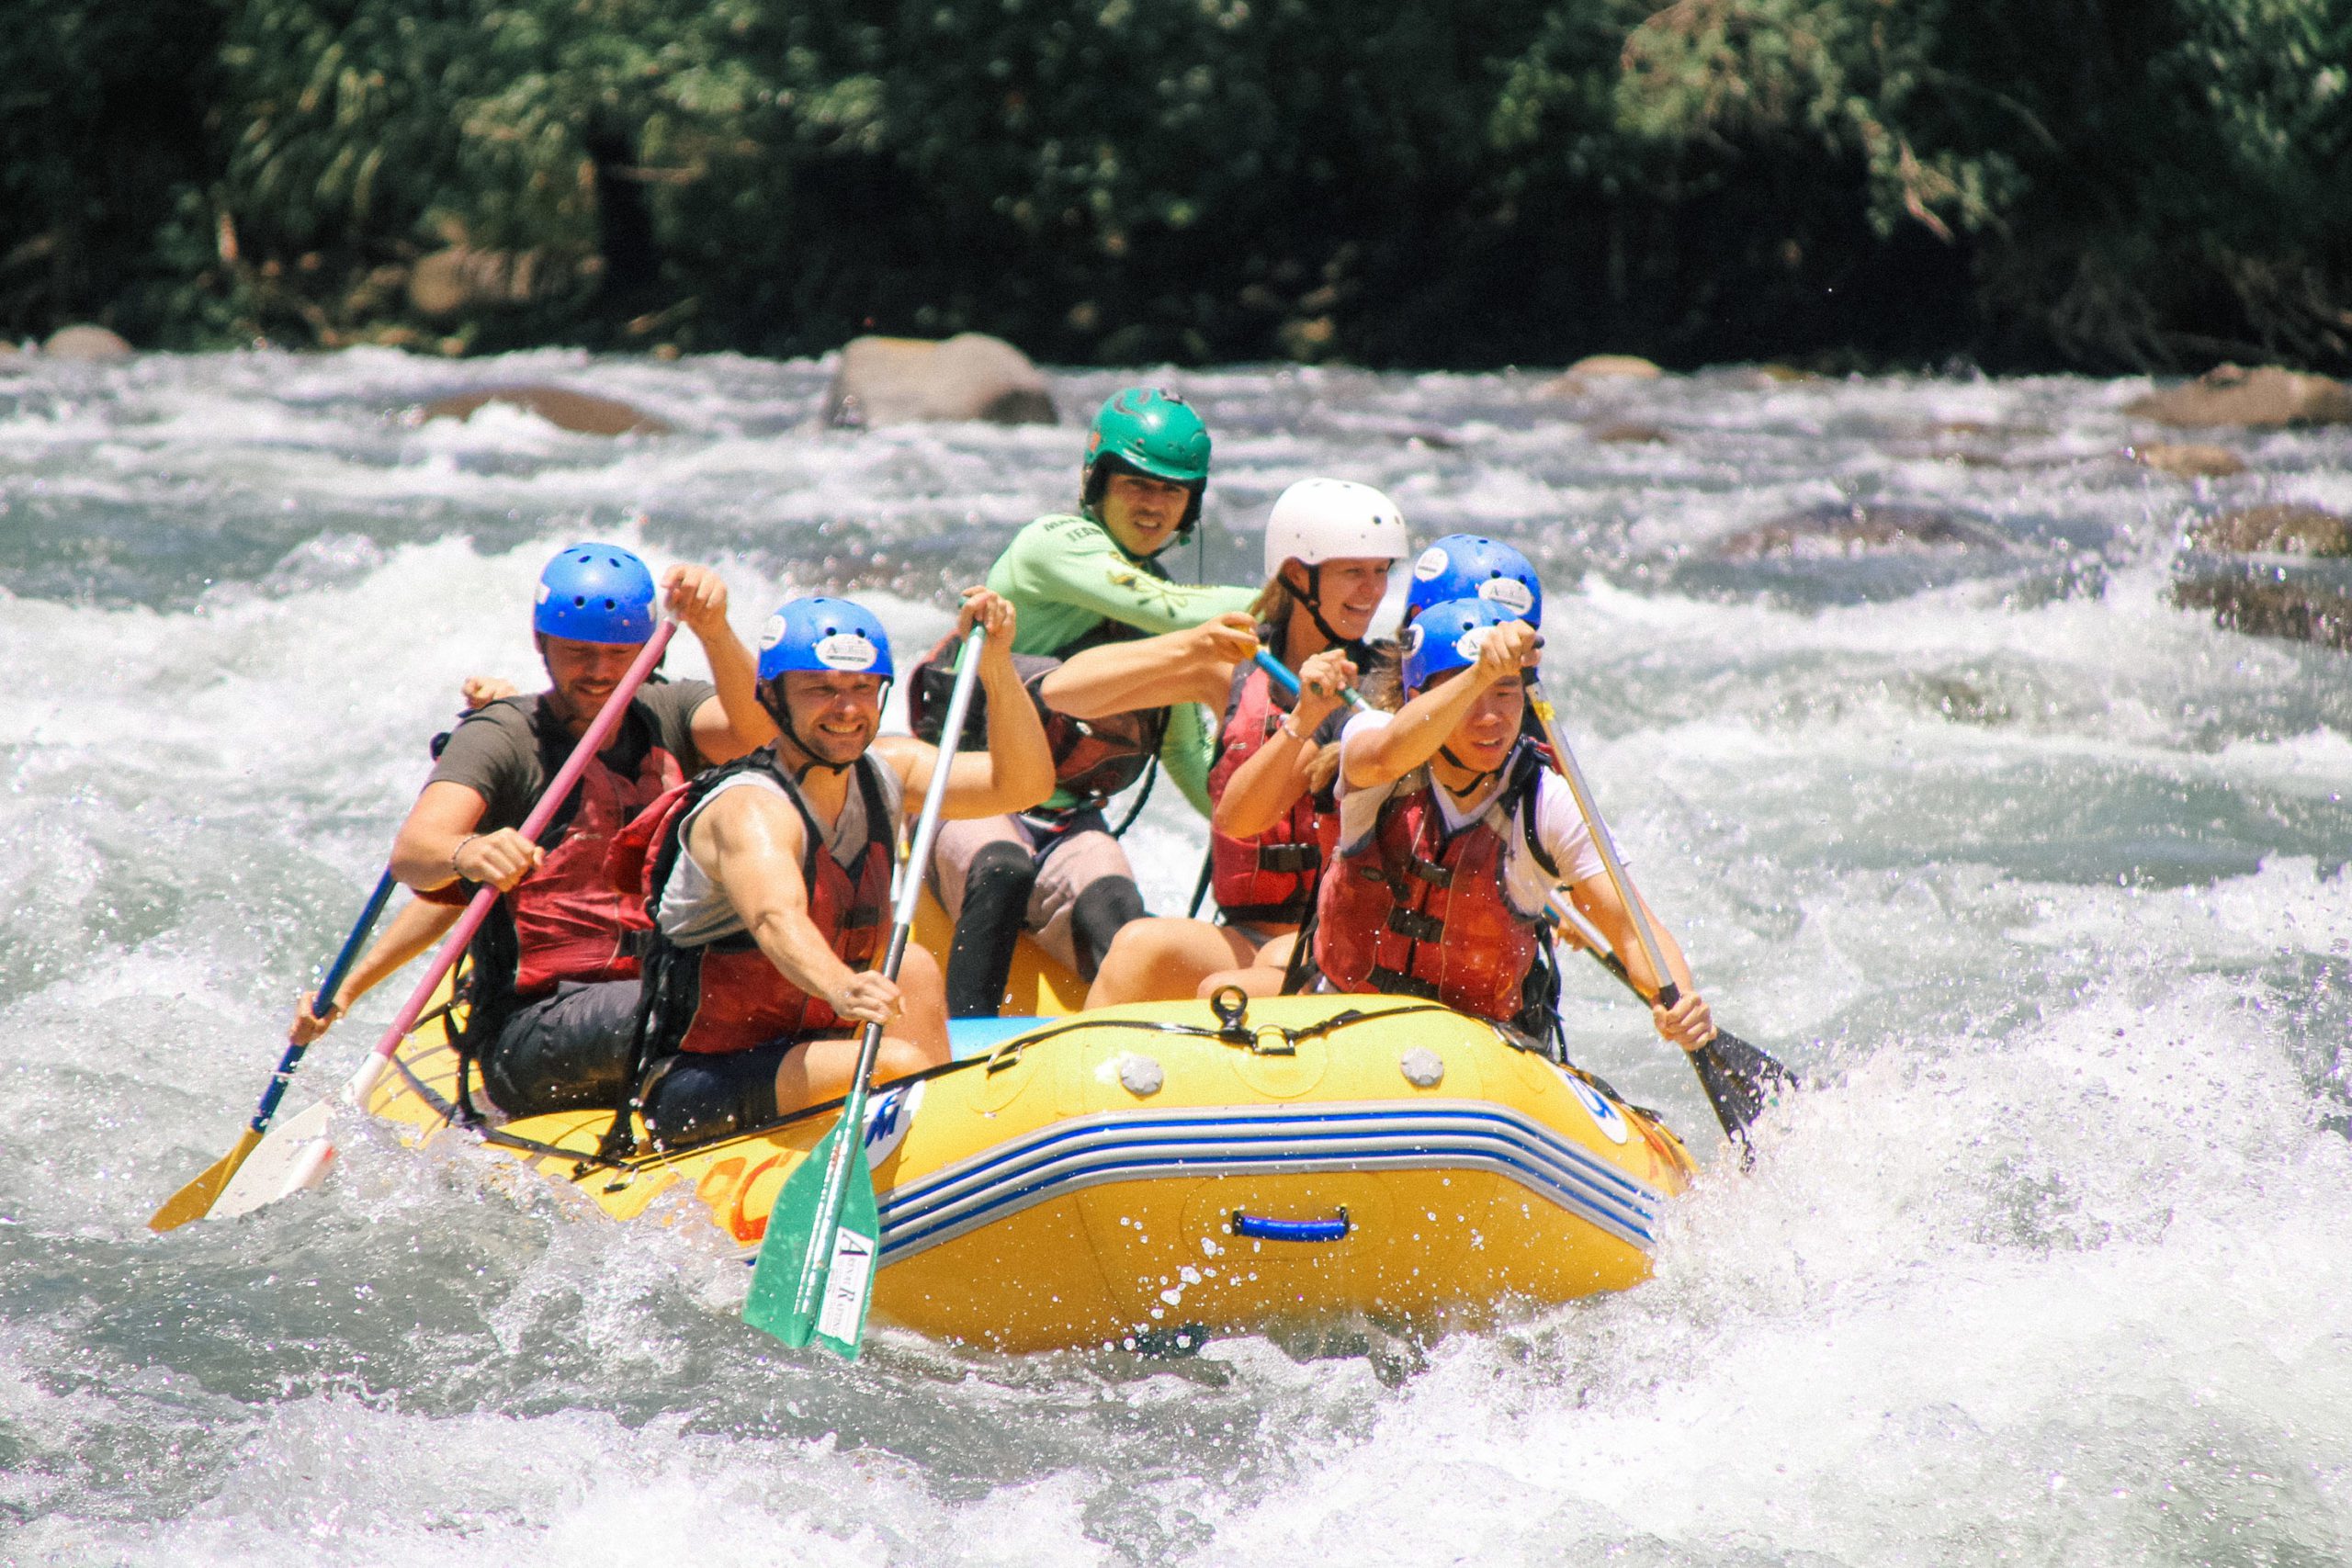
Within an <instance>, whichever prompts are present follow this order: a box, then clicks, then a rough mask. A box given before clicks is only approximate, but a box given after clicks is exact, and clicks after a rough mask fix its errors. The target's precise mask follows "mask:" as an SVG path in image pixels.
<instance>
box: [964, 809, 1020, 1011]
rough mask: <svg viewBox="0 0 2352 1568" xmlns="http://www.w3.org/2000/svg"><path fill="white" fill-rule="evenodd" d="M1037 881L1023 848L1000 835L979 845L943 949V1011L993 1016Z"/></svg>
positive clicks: (1009, 971)
mask: <svg viewBox="0 0 2352 1568" xmlns="http://www.w3.org/2000/svg"><path fill="white" fill-rule="evenodd" d="M1035 886H1037V863H1036V861H1035V859H1034V858H1032V857H1031V855H1030V853H1029V852H1028V850H1027V849H1026V848H1024V847H1023V846H1022V845H1020V844H1016V843H1011V842H1007V841H1003V840H1000V841H998V842H996V843H993V844H983V845H982V846H980V852H979V853H978V854H976V855H974V856H973V857H972V864H971V867H970V869H969V870H967V871H966V872H965V874H964V907H963V908H962V909H961V910H959V911H958V912H957V914H956V940H955V941H954V942H952V943H950V944H949V946H948V949H947V1016H948V1017H950V1018H994V1017H995V1016H996V1013H997V1009H998V1007H999V1006H1001V1004H1002V1002H1003V1000H1004V986H1005V981H1006V979H1007V977H1008V976H1011V975H1012V949H1013V944H1014V943H1016V942H1019V941H1020V940H1021V926H1022V922H1023V919H1025V918H1026V916H1027V914H1028V910H1029V894H1030V891H1031V889H1033V888H1035Z"/></svg>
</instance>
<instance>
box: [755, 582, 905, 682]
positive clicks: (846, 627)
mask: <svg viewBox="0 0 2352 1568" xmlns="http://www.w3.org/2000/svg"><path fill="white" fill-rule="evenodd" d="M795 670H807V671H815V672H817V673H819V674H822V673H825V672H826V671H841V672H842V673H844V674H850V675H879V676H881V677H882V679H883V680H885V681H889V680H892V679H894V678H895V674H896V672H895V671H893V670H892V669H891V667H890V635H889V634H888V632H886V631H884V630H883V629H882V623H881V622H880V621H878V620H876V619H875V618H874V612H873V611H871V610H868V609H866V608H865V606H864V605H862V604H851V603H850V602H849V601H848V600H846V599H829V598H826V597H824V596H823V595H822V594H815V595H811V596H810V597H809V598H806V599H793V600H789V601H787V602H786V604H784V605H783V607H782V608H780V609H778V610H777V611H776V613H775V615H770V616H769V617H768V624H767V626H766V627H765V629H763V631H762V632H761V633H760V679H761V680H763V681H773V680H775V678H776V677H777V676H779V675H784V674H788V673H789V672H791V671H795Z"/></svg>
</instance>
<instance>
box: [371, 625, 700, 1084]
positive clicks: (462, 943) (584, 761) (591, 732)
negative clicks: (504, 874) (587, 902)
mask: <svg viewBox="0 0 2352 1568" xmlns="http://www.w3.org/2000/svg"><path fill="white" fill-rule="evenodd" d="M677 629H678V623H677V622H675V621H667V620H665V621H663V622H662V624H661V625H660V626H656V627H655V628H654V629H653V636H652V637H650V638H649V639H648V640H647V642H646V644H645V647H644V648H643V649H641V650H640V651H639V653H638V656H637V662H635V663H634V664H631V665H630V666H629V667H628V674H626V675H623V676H622V677H621V681H620V684H619V685H617V686H615V687H614V688H613V694H612V695H611V696H609V697H607V698H605V705H604V708H603V709H602V710H601V711H600V712H598V714H597V715H596V717H595V720H594V722H593V723H591V724H590V725H589V726H588V733H586V734H585V735H582V737H581V738H580V744H579V745H577V746H574V747H573V748H572V749H571V756H570V757H568V758H567V759H565V761H564V764H563V768H562V770H561V771H560V773H557V774H556V776H555V781H554V782H553V783H552V784H548V787H547V788H546V789H545V790H544V791H542V792H541V793H540V795H539V803H538V804H537V806H534V807H531V814H530V815H529V816H528V817H526V818H524V819H523V828H522V833H523V837H525V838H526V839H528V840H531V841H532V842H533V843H537V842H538V839H539V833H540V830H541V829H544V828H546V827H547V825H548V818H550V817H553V816H554V815H555V813H556V808H557V807H560V806H561V805H562V804H563V797H564V796H565V795H570V794H571V786H572V785H573V784H578V783H579V782H580V775H581V773H583V772H584V771H586V769H587V766H588V763H589V761H590V760H591V759H592V758H594V756H595V755H596V753H597V752H599V751H601V750H604V749H605V741H606V740H608V739H611V738H612V733H613V731H614V729H615V728H617V727H618V726H619V724H620V722H621V716H622V715H623V714H625V713H627V712H628V705H629V699H630V698H632V697H634V696H636V695H637V689H638V688H639V686H642V685H643V684H645V678H646V677H647V676H648V675H650V674H652V673H653V666H654V665H655V664H657V663H659V662H660V661H661V659H662V649H666V648H668V647H669V646H670V638H671V637H672V636H673V634H675V633H676V631H677ZM497 902H498V889H497V888H495V887H484V888H482V889H481V891H480V892H478V893H476V894H475V895H474V897H473V902H471V903H469V904H468V905H467V906H466V912H465V913H464V914H463V915H461V916H459V917H458V923H457V925H456V926H454V927H452V928H451V929H450V931H449V939H448V941H447V942H443V943H442V944H441V951H440V952H438V953H435V954H434V955H433V964H432V966H431V967H430V968H428V969H426V970H425V972H424V977H423V978H422V979H420V980H418V981H417V983H416V989H415V990H413V991H412V992H410V993H409V998H408V1000H407V1002H406V1003H404V1004H403V1005H402V1006H401V1010H400V1016H399V1017H398V1018H395V1019H393V1020H392V1022H391V1027H390V1028H389V1029H387V1030H385V1031H384V1037H383V1038H382V1039H381V1040H379V1041H377V1042H376V1048H375V1049H374V1050H373V1051H371V1052H369V1053H368V1059H367V1060H366V1061H364V1062H362V1063H360V1064H359V1070H358V1071H357V1072H356V1073H354V1074H352V1075H351V1081H350V1082H349V1083H347V1084H345V1085H344V1086H343V1092H344V1094H345V1097H346V1098H347V1099H349V1100H351V1101H352V1102H353V1103H354V1104H356V1103H358V1101H359V1100H362V1099H364V1098H365V1097H366V1096H367V1093H368V1090H369V1089H373V1088H375V1087H376V1080H377V1079H379V1078H380V1077H383V1076H384V1065H385V1064H386V1063H388V1062H390V1060H391V1059H392V1053H393V1052H395V1051H397V1050H399V1049H400V1044H401V1040H403V1039H404V1038H406V1037H407V1034H408V1032H409V1031H410V1030H412V1029H413V1028H415V1027H416V1021H417V1019H418V1018H420V1017H421V1016H423V1014H424V1006H425V1004H426V1003H427V1002H429V1001H431V1000H432V999H433V992H434V988H435V987H437V986H439V985H440V984H441V977H442V976H444V975H447V973H448V972H449V971H450V970H452V969H454V968H456V967H457V966H458V959H459V958H461V957H463V956H464V954H465V951H466V944H467V943H468V942H471V941H472V940H473V936H474V932H475V931H478V930H479V929H481V923H482V921H484V920H485V919H489V918H490V907H491V906H492V904H495V903H497Z"/></svg>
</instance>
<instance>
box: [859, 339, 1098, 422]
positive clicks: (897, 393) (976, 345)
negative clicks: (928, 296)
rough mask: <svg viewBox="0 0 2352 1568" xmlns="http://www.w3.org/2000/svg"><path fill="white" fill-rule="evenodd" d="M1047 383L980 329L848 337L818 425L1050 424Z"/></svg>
mask: <svg viewBox="0 0 2352 1568" xmlns="http://www.w3.org/2000/svg"><path fill="white" fill-rule="evenodd" d="M1057 418H1058V416H1057V414H1056V413H1055V412H1054V394H1053V389H1051V388H1050V387H1048V386H1047V385H1046V378H1045V376H1044V375H1043V374H1042V373H1041V372H1040V371H1039V370H1038V368H1037V367H1035V365H1032V364H1031V363H1030V362H1029V356H1028V355H1025V354H1023V353H1022V352H1021V351H1020V350H1019V349H1017V348H1015V347H1013V346H1012V344H1009V343H1006V342H1005V341H1004V340H1003V339H1002V338H993V337H989V336H988V335H986V334H985V333H956V335H955V336H954V337H951V338H949V339H948V340H947V341H945V342H944V343H933V342H931V341H930V340H928V339H925V338H908V337H861V338H852V339H851V340H850V341H849V343H848V344H846V345H844V346H843V347H842V358H841V365H840V367H838V368H836V369H835V370H834V372H833V384H832V386H831V389H829V390H828V391H827V392H826V394H825V423H828V424H835V425H850V426H858V427H863V428H865V429H869V430H870V429H874V428H876V427H877V426H880V425H885V424H911V423H928V422H934V421H953V420H986V421H988V422H989V423H991V424H1052V423H1056V422H1057Z"/></svg>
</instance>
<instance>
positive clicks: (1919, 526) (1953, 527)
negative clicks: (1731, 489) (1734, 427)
mask: <svg viewBox="0 0 2352 1568" xmlns="http://www.w3.org/2000/svg"><path fill="white" fill-rule="evenodd" d="M2008 547H2009V538H2008V536H2007V535H2006V534H2004V533H2002V532H2001V531H2000V530H1999V529H1998V528H1996V527H1994V526H1993V525H1991V524H1989V523H1982V522H1979V521H1977V520H1976V519H1974V518H1972V517H1962V516H1959V515H1957V514H1955V513H1950V512H1939V511H1937V510H1935V509H1934V508H1932V507H1926V506H1904V505H1883V504H1877V503H1872V502H1852V503H1850V504H1847V505H1842V506H1841V505H1838V504H1836V503H1834V502H1833V503H1830V504H1826V505H1822V506H1813V507H1807V508H1806V509H1805V510H1804V511H1802V512H1792V513H1788V514H1787V515H1786V516H1783V517H1776V518H1774V519H1773V520H1772V521H1771V522H1770V523H1767V524H1764V525H1761V526H1760V527H1755V528H1743V529H1741V530H1740V531H1739V532H1738V533H1736V534H1733V535H1731V536H1728V537H1726V538H1724V539H1721V540H1719V541H1717V542H1716V544H1715V545H1714V546H1713V547H1712V548H1711V549H1710V550H1709V551H1708V552H1707V553H1708V555H1709V556H1711V557H1712V558H1714V559H1716V560H1758V559H1761V558H1764V557H1767V556H1816V557H1838V556H1860V555H1924V554H1937V555H1945V554H1951V553H1954V552H1957V551H1961V550H2006V549H2007V548H2008Z"/></svg>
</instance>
